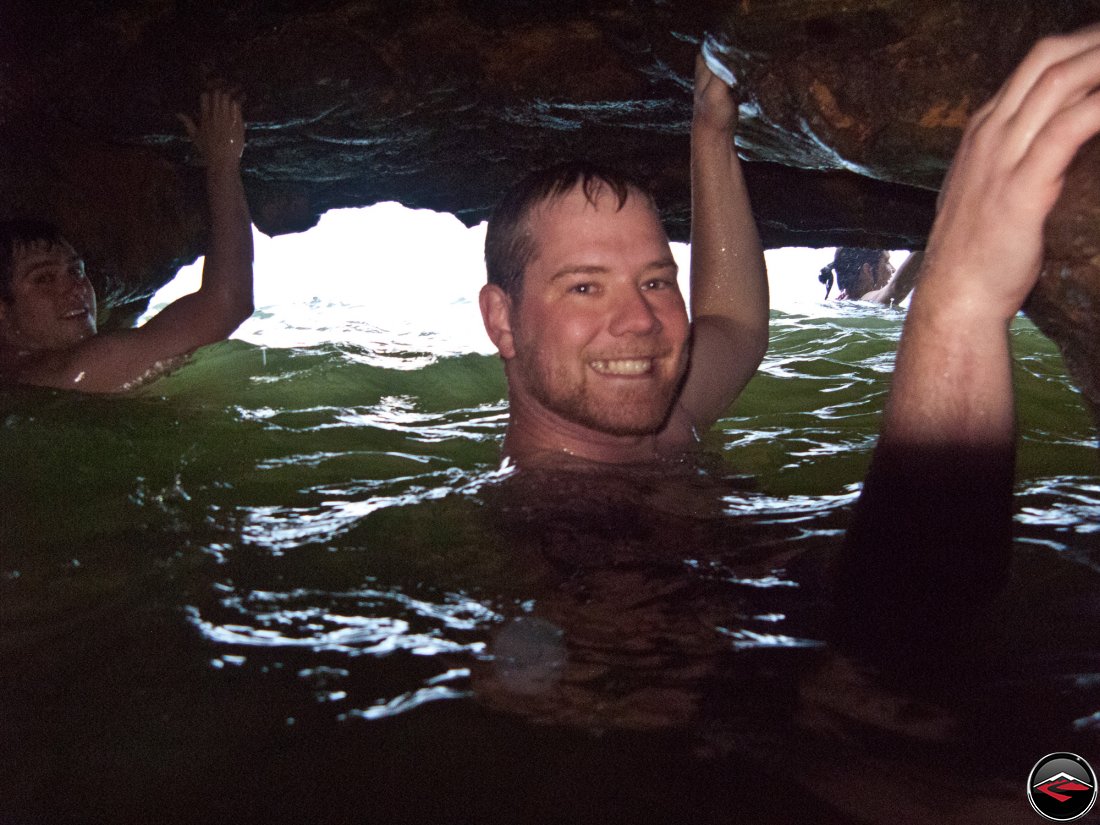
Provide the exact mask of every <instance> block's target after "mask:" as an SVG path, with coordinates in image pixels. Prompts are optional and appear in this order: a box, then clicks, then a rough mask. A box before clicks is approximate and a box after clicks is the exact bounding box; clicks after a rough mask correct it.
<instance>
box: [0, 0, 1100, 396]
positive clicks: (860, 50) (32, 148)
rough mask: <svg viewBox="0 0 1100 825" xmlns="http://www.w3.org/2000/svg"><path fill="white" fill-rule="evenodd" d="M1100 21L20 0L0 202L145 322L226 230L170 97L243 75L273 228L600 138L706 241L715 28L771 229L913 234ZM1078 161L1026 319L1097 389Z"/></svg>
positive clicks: (274, 1)
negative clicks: (703, 190)
mask: <svg viewBox="0 0 1100 825" xmlns="http://www.w3.org/2000/svg"><path fill="white" fill-rule="evenodd" d="M1095 20H1100V0H1046V1H1043V0H1030V1H1028V2H1024V1H1021V2H1013V3H1004V2H1001V0H996V2H993V0H975V1H974V2H961V0H905V1H904V2H903V0H770V2H758V1H756V0H722V1H720V0H684V2H676V3H672V2H668V0H648V2H645V1H643V0H603V1H602V2H587V3H580V2H571V0H563V1H562V2H556V3H545V2H533V0H408V1H407V2H392V0H391V2H383V1H382V0H313V1H312V2H309V1H307V0H271V1H269V2H261V0H230V1H229V2H223V3H217V4H214V3H204V2H200V1H199V0H120V2H105V0H70V2H65V3H62V2H57V0H8V2H6V3H5V15H4V20H3V26H2V27H0V55H2V57H0V216H14V215H34V216H38V217H45V218H48V219H52V220H54V221H56V222H58V223H59V224H60V225H61V226H62V228H63V230H64V231H65V232H66V233H67V234H68V235H69V236H70V237H71V238H72V240H73V241H74V243H75V244H76V245H77V247H78V248H79V249H81V250H82V251H83V252H84V253H85V255H86V257H87V259H88V264H89V271H90V273H91V275H92V277H93V279H94V281H95V282H96V285H97V288H98V289H99V291H100V293H101V294H102V295H104V297H105V298H106V300H105V301H104V303H106V304H108V305H114V306H115V307H116V308H117V316H118V317H116V323H117V322H119V321H120V320H123V319H125V318H126V317H128V316H130V315H132V314H133V312H134V311H135V310H136V309H138V308H140V307H141V306H142V304H143V301H144V299H145V298H147V296H148V295H149V294H151V292H152V291H153V290H154V289H155V288H156V287H157V286H159V285H160V284H161V283H163V282H164V281H165V280H167V279H168V278H169V277H170V276H171V275H172V274H173V273H174V272H175V270H176V269H177V268H178V266H179V265H181V264H182V263H185V262H188V261H190V260H193V259H194V257H196V256H197V255H198V254H200V253H201V251H202V249H203V243H204V238H203V232H204V224H205V221H204V218H203V206H202V204H203V200H202V189H201V173H200V171H199V170H198V169H196V168H195V166H194V164H193V162H192V158H191V156H190V150H189V147H188V144H187V141H186V140H184V138H183V130H182V128H181V127H180V125H179V123H178V121H177V119H176V117H175V113H176V112H179V111H189V110H192V109H193V108H194V106H195V103H196V101H197V96H198V93H199V91H200V90H201V89H202V88H204V87H206V86H208V85H210V84H212V83H228V84H231V85H233V86H237V87H239V88H240V90H241V91H242V93H243V94H244V96H245V114H246V118H247V119H248V121H249V127H250V128H249V133H248V141H249V143H248V147H247V149H246V153H245V157H244V176H245V183H246V189H247V192H248V196H249V201H250V204H251V207H252V211H253V215H254V218H255V221H256V224H257V225H258V226H259V227H260V229H261V230H263V231H264V232H267V233H269V234H277V233H283V232H294V231H301V230H304V229H306V228H308V227H310V226H312V225H313V224H314V223H315V222H316V220H317V218H318V216H319V215H320V214H322V213H323V212H324V211H326V210H328V209H331V208H336V207H345V206H364V205H369V204H371V203H375V202H378V201H384V200H398V201H401V202H402V203H404V204H406V205H408V206H411V207H425V208H431V209H437V210H445V211H449V212H453V213H454V214H456V215H458V216H459V217H460V218H461V219H462V220H464V221H466V222H467V223H469V224H473V223H476V222H478V221H480V220H482V219H484V218H485V217H486V215H487V213H488V211H489V210H490V209H491V207H492V205H493V204H494V203H495V202H496V200H497V199H498V197H499V196H500V194H501V192H502V191H503V190H504V189H505V188H506V187H507V186H508V185H509V184H510V183H511V182H512V181H513V180H515V179H516V178H517V177H519V176H520V175H521V174H523V173H524V172H525V171H526V170H528V169H530V168H532V167H534V166H539V165H543V164H546V163H549V162H553V161H555V160H559V159H562V158H566V157H572V156H578V155H583V156H585V157H589V158H592V159H594V160H597V161H600V162H604V163H612V164H614V165H617V166H621V167H624V168H626V169H629V170H630V171H632V172H634V173H635V174H638V175H640V176H641V177H643V178H645V179H647V180H649V181H650V182H651V183H652V185H653V188H654V190H655V192H656V194H657V197H658V202H659V204H660V205H661V207H662V210H663V212H664V214H665V216H666V219H667V222H668V224H669V228H670V232H671V234H672V235H673V236H674V237H679V238H685V237H686V235H687V227H688V217H689V213H688V204H689V191H688V139H687V129H688V124H689V119H690V105H691V89H690V85H691V84H690V79H691V72H692V63H693V58H694V54H695V51H696V50H697V48H698V44H699V40H700V38H701V36H702V34H703V33H704V32H705V31H711V32H715V33H717V34H719V35H720V36H721V37H723V38H724V40H725V42H726V44H727V47H728V48H727V49H726V51H725V58H724V60H725V62H726V63H727V65H729V67H730V68H731V69H732V70H733V71H734V72H735V74H736V75H737V77H738V78H739V80H740V87H739V88H740V90H741V94H742V124H741V129H740V134H739V137H738V146H739V149H740V151H741V153H742V155H743V157H745V158H746V160H747V161H748V163H747V176H748V179H749V186H750V190H751V194H752V199H753V205H754V211H755V213H756V217H757V220H758V223H759V225H760V227H761V233H762V236H763V238H764V242H765V244H766V245H767V246H769V247H774V246H784V245H804V246H827V245H835V244H859V245H864V246H881V247H887V248H916V247H919V246H921V245H922V244H923V242H924V239H925V238H926V236H927V232H928V229H929V227H930V224H931V219H932V216H933V213H934V209H935V197H936V191H937V189H938V186H939V184H940V182H941V180H942V177H943V174H944V172H945V170H946V168H947V165H948V163H949V161H950V157H951V154H952V152H953V150H954V147H955V145H956V144H957V142H958V140H959V138H960V136H961V132H962V128H963V126H964V124H965V122H966V119H967V117H968V116H969V114H970V113H971V112H972V111H973V110H974V109H975V108H976V107H977V106H978V105H979V104H980V103H981V102H982V101H983V100H984V99H985V98H986V97H988V95H989V94H990V93H991V92H992V91H993V90H994V89H995V88H996V87H997V85H998V84H999V83H1000V82H1001V80H1002V79H1003V77H1004V76H1005V75H1006V74H1007V73H1008V71H1009V70H1010V69H1011V67H1012V66H1013V65H1014V64H1015V63H1016V62H1017V61H1018V60H1019V58H1020V56H1021V55H1022V54H1023V53H1024V52H1025V51H1026V49H1027V48H1028V46H1029V45H1030V43H1031V42H1033V41H1034V40H1035V39H1036V38H1037V37H1039V36H1041V35H1043V34H1046V33H1051V32H1057V31H1065V30H1069V29H1071V28H1075V27H1076V26H1078V25H1081V24H1082V23H1085V22H1091V21H1095ZM1079 166H1080V169H1081V171H1080V172H1079V173H1077V174H1080V175H1082V176H1084V178H1083V179H1084V182H1083V183H1082V184H1081V185H1080V186H1077V187H1076V188H1075V189H1074V190H1073V192H1074V194H1073V196H1072V197H1070V198H1067V199H1065V200H1066V206H1065V207H1064V208H1062V210H1061V214H1063V215H1066V216H1067V218H1066V220H1065V221H1064V223H1065V226H1067V227H1068V228H1067V229H1066V230H1065V231H1062V232H1055V233H1052V239H1053V240H1052V244H1053V247H1052V250H1051V259H1052V261H1057V262H1058V263H1057V266H1056V267H1051V271H1056V272H1057V280H1056V281H1049V283H1047V284H1046V285H1045V286H1044V287H1043V289H1041V290H1040V291H1039V292H1038V293H1037V296H1036V297H1035V298H1033V300H1032V301H1031V303H1030V304H1029V312H1031V313H1032V314H1033V316H1034V317H1036V320H1037V321H1038V322H1039V323H1040V326H1042V327H1043V328H1044V329H1045V330H1048V331H1050V332H1051V333H1052V334H1053V335H1054V336H1055V337H1056V339H1057V340H1059V341H1060V343H1063V344H1064V346H1066V347H1068V350H1067V353H1068V355H1069V360H1070V362H1071V367H1072V366H1073V365H1074V364H1077V366H1076V367H1074V369H1075V375H1076V376H1077V377H1078V380H1080V381H1081V382H1082V384H1083V386H1086V387H1095V389H1090V390H1088V391H1089V393H1090V397H1092V398H1093V400H1094V401H1098V402H1100V386H1095V385H1097V384H1100V381H1094V380H1093V379H1091V378H1090V379H1088V380H1083V379H1082V375H1083V374H1084V372H1086V371H1087V369H1088V368H1086V367H1082V366H1081V365H1084V364H1095V363H1096V362H1097V353H1096V352H1094V351H1093V350H1092V349H1089V348H1088V346H1086V344H1089V345H1091V344H1090V342H1091V341H1092V340H1096V338H1097V336H1096V334H1095V330H1096V329H1097V326H1096V324H1097V321H1098V320H1100V319H1098V318H1097V317H1096V316H1097V313H1096V312H1095V311H1094V309H1093V307H1094V306H1095V305H1096V298H1097V296H1096V295H1095V290H1096V286H1095V285H1096V284H1097V283H1100V277H1098V275H1097V273H1095V272H1094V271H1093V269H1092V267H1091V263H1090V261H1091V260H1092V258H1095V257H1097V256H1096V254H1095V249H1094V246H1095V242H1094V241H1092V240H1090V239H1091V238H1092V235H1093V234H1094V233H1093V231H1092V229H1091V227H1092V226H1093V225H1094V222H1093V221H1091V219H1090V218H1089V217H1088V216H1092V215H1093V213H1092V212H1091V211H1090V207H1089V203H1091V201H1092V199H1093V198H1092V196H1091V194H1090V192H1089V190H1090V188H1091V187H1090V186H1088V179H1089V173H1090V170H1091V169H1092V168H1094V165H1089V164H1087V163H1082V164H1079ZM1081 216H1085V217H1081ZM1044 282H1047V278H1046V277H1045V278H1044ZM1067 308H1071V309H1067ZM1090 336H1091V337H1090Z"/></svg>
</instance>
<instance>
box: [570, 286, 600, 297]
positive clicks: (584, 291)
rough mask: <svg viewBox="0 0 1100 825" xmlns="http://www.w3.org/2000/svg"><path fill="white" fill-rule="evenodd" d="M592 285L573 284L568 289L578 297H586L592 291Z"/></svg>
mask: <svg viewBox="0 0 1100 825" xmlns="http://www.w3.org/2000/svg"><path fill="white" fill-rule="evenodd" d="M593 289H594V287H593V286H592V284H573V286H571V287H569V291H570V292H576V293H577V294H578V295H588V294H590V293H591V292H592V291H593Z"/></svg>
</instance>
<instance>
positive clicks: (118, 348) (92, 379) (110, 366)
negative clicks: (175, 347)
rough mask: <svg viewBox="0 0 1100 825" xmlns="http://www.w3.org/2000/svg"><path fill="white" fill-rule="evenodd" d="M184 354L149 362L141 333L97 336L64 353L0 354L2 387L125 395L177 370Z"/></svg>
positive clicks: (125, 331)
mask: <svg viewBox="0 0 1100 825" xmlns="http://www.w3.org/2000/svg"><path fill="white" fill-rule="evenodd" d="M187 355H188V354H186V353H185V354H183V355H179V356H175V357H169V358H162V359H157V360H151V359H150V353H149V352H148V348H147V347H145V346H144V342H143V336H142V335H141V331H140V330H137V329H128V330H118V331H115V332H106V333H99V334H97V335H94V336H92V337H91V338H88V339H87V340H85V341H82V342H81V343H79V344H77V345H75V346H73V347H70V348H68V349H65V350H47V351H40V352H19V351H18V350H15V349H13V348H10V347H8V348H5V349H4V350H2V351H0V383H3V384H5V385H13V384H27V385H31V386H38V387H54V388H57V389H68V390H77V391H79V392H93V393H94V392H105V393H106V392H124V391H126V390H130V389H134V388H136V387H138V386H141V385H142V384H145V383H147V382H148V381H150V380H152V379H153V378H156V377H157V376H159V375H162V374H164V373H165V372H167V371H168V370H170V369H173V368H175V367H177V366H179V365H180V364H181V363H182V362H183V361H184V360H185V359H186V358H187Z"/></svg>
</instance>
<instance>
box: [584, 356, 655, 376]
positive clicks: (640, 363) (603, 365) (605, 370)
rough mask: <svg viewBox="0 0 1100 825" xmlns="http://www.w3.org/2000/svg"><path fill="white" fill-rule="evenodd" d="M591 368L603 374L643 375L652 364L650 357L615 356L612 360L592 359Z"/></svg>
mask: <svg viewBox="0 0 1100 825" xmlns="http://www.w3.org/2000/svg"><path fill="white" fill-rule="evenodd" d="M591 365H592V369H594V370H595V371H596V372H598V373H602V374H604V375H644V374H645V373H647V372H649V371H650V368H651V367H652V365H653V359H651V358H617V359H615V360H613V361H592V362H591Z"/></svg>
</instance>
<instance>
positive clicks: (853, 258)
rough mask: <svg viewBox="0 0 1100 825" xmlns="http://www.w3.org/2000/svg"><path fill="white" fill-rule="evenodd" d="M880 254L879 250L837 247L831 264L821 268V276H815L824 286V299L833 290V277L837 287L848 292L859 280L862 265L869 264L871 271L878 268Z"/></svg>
mask: <svg viewBox="0 0 1100 825" xmlns="http://www.w3.org/2000/svg"><path fill="white" fill-rule="evenodd" d="M882 252H883V251H882V250H881V249H864V248H863V247H857V246H838V247H837V250H836V254H835V255H834V256H833V262H832V263H831V264H826V265H825V266H823V267H822V268H821V274H820V275H818V276H817V279H818V280H819V281H821V283H823V284H825V297H826V298H828V297H829V293H830V292H831V291H832V289H833V276H834V275H835V276H836V283H837V286H839V287H840V288H841V289H843V290H845V291H848V290H850V289H851V288H852V287H853V286H855V283H856V281H857V280H858V279H859V271H860V270H861V269H862V268H863V265H864V264H869V265H870V266H871V269H874V268H875V267H876V266H878V262H879V259H880V258H881V257H882Z"/></svg>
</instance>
